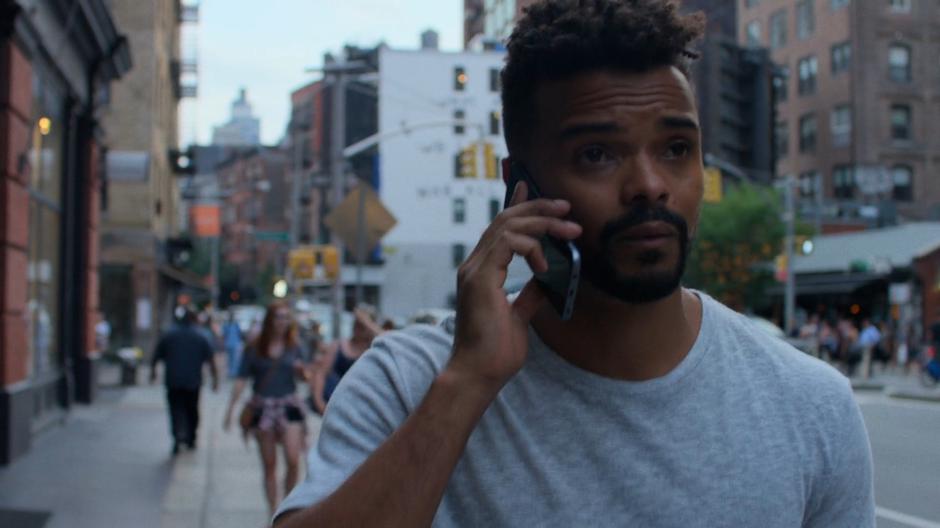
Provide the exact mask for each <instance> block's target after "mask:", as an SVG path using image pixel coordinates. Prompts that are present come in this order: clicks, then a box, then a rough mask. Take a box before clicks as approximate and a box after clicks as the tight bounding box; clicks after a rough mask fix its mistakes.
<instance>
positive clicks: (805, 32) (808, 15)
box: [796, 0, 816, 40]
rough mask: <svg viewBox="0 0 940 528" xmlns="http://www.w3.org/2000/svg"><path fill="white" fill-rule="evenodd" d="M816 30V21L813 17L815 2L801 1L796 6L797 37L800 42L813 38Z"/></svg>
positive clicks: (811, 0) (809, 0)
mask: <svg viewBox="0 0 940 528" xmlns="http://www.w3.org/2000/svg"><path fill="white" fill-rule="evenodd" d="M815 30H816V19H815V17H814V16H813V0H800V1H799V2H798V3H797V4H796V36H797V38H799V39H800V40H803V39H806V38H809V37H810V36H812V34H813V31H815Z"/></svg>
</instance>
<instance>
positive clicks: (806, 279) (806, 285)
mask: <svg viewBox="0 0 940 528" xmlns="http://www.w3.org/2000/svg"><path fill="white" fill-rule="evenodd" d="M883 279H885V276H884V275H881V274H878V273H827V274H821V275H798V276H797V278H796V294H797V295H821V294H846V293H852V292H854V291H855V290H857V289H859V288H861V287H862V286H865V285H867V284H871V283H872V282H874V281H877V280H883ZM784 289H785V285H784V284H782V283H779V284H774V285H773V286H771V287H770V288H768V289H767V293H768V294H770V295H783V293H784Z"/></svg>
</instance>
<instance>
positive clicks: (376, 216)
mask: <svg viewBox="0 0 940 528" xmlns="http://www.w3.org/2000/svg"><path fill="white" fill-rule="evenodd" d="M362 192H364V193H365V196H364V202H363V206H364V211H363V218H364V219H365V229H364V230H363V235H364V236H365V245H364V247H365V248H366V251H369V250H371V249H372V248H374V247H375V246H376V245H377V244H378V243H379V241H380V240H382V237H384V236H385V234H386V233H388V232H389V231H391V229H392V228H393V227H395V224H397V223H398V220H396V219H395V217H394V216H393V215H392V213H390V212H389V211H388V209H386V208H385V206H384V205H382V201H381V200H379V197H378V196H377V195H376V194H375V191H374V190H373V189H372V186H371V185H368V184H365V183H362V182H360V183H359V185H358V186H356V188H355V189H353V190H352V191H350V192H349V194H347V195H346V198H345V199H344V200H343V201H342V203H340V204H339V205H338V206H337V207H335V208H334V209H333V210H332V211H330V214H328V215H326V218H324V219H323V223H324V224H326V227H328V228H329V229H330V231H333V232H334V233H336V234H337V235H339V236H340V238H342V239H343V242H345V244H346V246H347V247H349V248H350V249H352V250H354V251H355V249H356V248H355V244H356V233H357V222H358V220H359V202H360V193H362Z"/></svg>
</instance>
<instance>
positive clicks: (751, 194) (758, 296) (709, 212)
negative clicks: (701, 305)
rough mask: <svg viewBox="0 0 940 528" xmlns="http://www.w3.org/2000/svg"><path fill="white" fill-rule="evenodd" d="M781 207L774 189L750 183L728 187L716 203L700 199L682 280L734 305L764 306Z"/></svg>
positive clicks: (779, 240)
mask: <svg viewBox="0 0 940 528" xmlns="http://www.w3.org/2000/svg"><path fill="white" fill-rule="evenodd" d="M781 207H782V201H781V199H780V195H779V194H778V193H777V192H775V191H774V190H772V189H769V188H766V187H758V186H755V185H750V184H741V185H738V186H735V187H732V188H730V189H728V190H727V193H726V194H725V195H724V198H723V199H722V201H721V202H720V203H717V204H704V205H703V207H702V214H701V218H700V220H699V226H698V232H697V233H696V236H695V240H694V241H693V244H692V249H691V251H690V255H689V262H688V266H687V269H686V275H685V284H687V285H688V286H690V287H693V288H697V289H700V290H702V291H704V292H706V293H708V294H709V295H711V296H713V297H715V298H716V299H718V300H720V301H721V302H723V303H725V304H726V305H728V306H730V307H731V308H734V309H736V310H744V309H747V308H750V309H754V310H758V309H761V308H763V307H765V306H766V305H767V304H768V303H769V301H770V299H769V298H768V296H767V295H766V293H765V292H766V289H767V287H769V286H770V285H772V284H773V282H774V276H773V273H774V268H773V260H774V257H775V256H776V255H778V254H779V253H780V252H781V251H782V248H783V239H784V235H785V231H786V228H785V226H784V223H783V221H782V219H781Z"/></svg>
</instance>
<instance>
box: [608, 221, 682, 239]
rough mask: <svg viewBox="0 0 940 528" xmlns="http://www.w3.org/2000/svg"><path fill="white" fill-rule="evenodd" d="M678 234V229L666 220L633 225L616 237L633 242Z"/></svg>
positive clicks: (671, 236)
mask: <svg viewBox="0 0 940 528" xmlns="http://www.w3.org/2000/svg"><path fill="white" fill-rule="evenodd" d="M676 236H678V233H677V232H676V229H675V228H674V227H672V226H671V225H669V224H667V223H665V222H647V223H644V224H640V225H638V226H636V227H631V228H630V229H627V230H626V231H624V232H623V233H622V234H621V235H620V236H618V237H617V238H616V241H617V242H621V243H633V242H643V241H652V240H657V239H664V238H673V237H676Z"/></svg>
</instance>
